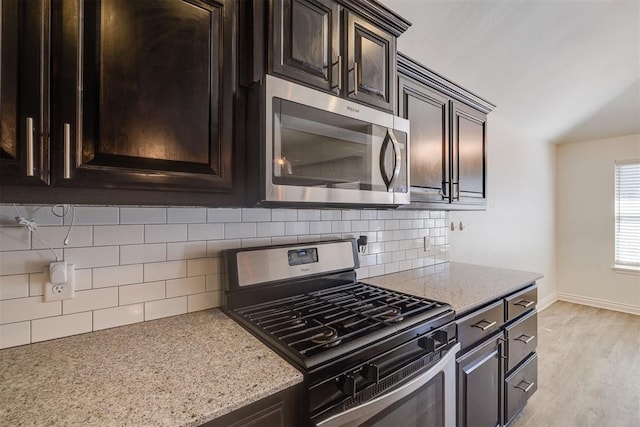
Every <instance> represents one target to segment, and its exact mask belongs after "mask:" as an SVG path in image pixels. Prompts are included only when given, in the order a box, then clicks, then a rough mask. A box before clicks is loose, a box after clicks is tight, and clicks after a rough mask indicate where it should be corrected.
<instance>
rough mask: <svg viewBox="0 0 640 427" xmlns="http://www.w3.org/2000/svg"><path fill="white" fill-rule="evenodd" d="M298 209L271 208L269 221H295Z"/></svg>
mask: <svg viewBox="0 0 640 427" xmlns="http://www.w3.org/2000/svg"><path fill="white" fill-rule="evenodd" d="M297 220H298V211H297V210H296V209H272V210H271V221H297Z"/></svg>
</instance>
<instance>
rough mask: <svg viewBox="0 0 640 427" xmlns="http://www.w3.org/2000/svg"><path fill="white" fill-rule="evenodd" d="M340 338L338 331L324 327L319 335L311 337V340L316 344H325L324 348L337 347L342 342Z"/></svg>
mask: <svg viewBox="0 0 640 427" xmlns="http://www.w3.org/2000/svg"><path fill="white" fill-rule="evenodd" d="M336 338H338V331H336V330H335V329H334V328H332V327H331V326H324V327H323V328H322V329H321V330H320V331H319V332H318V333H316V334H314V335H313V336H311V338H310V340H311V342H312V343H314V344H324V345H323V347H325V348H330V347H335V346H337V345H338V344H340V343H341V342H342V340H339V339H336Z"/></svg>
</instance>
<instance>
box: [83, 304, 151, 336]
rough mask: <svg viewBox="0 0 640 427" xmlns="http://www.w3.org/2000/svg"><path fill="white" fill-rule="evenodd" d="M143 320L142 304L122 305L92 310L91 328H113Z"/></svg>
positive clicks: (95, 329) (96, 329)
mask: <svg viewBox="0 0 640 427" xmlns="http://www.w3.org/2000/svg"><path fill="white" fill-rule="evenodd" d="M143 320H144V304H133V305H124V306H120V307H113V308H105V309H102V310H95V311H94V312H93V330H94V331H98V330H100V329H107V328H115V327H116V326H123V325H130V324H131V323H138V322H142V321H143Z"/></svg>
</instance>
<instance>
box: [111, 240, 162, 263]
mask: <svg viewBox="0 0 640 427" xmlns="http://www.w3.org/2000/svg"><path fill="white" fill-rule="evenodd" d="M166 260H167V245H166V244H165V243H152V244H146V245H126V246H121V247H120V264H121V265H125V264H143V263H146V262H158V261H166Z"/></svg>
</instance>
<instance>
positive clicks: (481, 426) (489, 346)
mask: <svg viewBox="0 0 640 427" xmlns="http://www.w3.org/2000/svg"><path fill="white" fill-rule="evenodd" d="M502 346H503V344H502V334H498V335H497V336H495V337H493V338H491V339H488V340H487V341H486V342H485V343H484V344H482V345H480V346H478V347H477V348H475V349H473V350H472V351H470V352H469V353H467V354H465V355H464V356H462V357H461V358H459V359H458V360H457V363H458V426H469V427H495V426H499V425H501V420H502V417H501V408H502V401H501V399H502V394H501V391H500V390H501V387H502V381H503V376H502V359H501V356H502Z"/></svg>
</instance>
